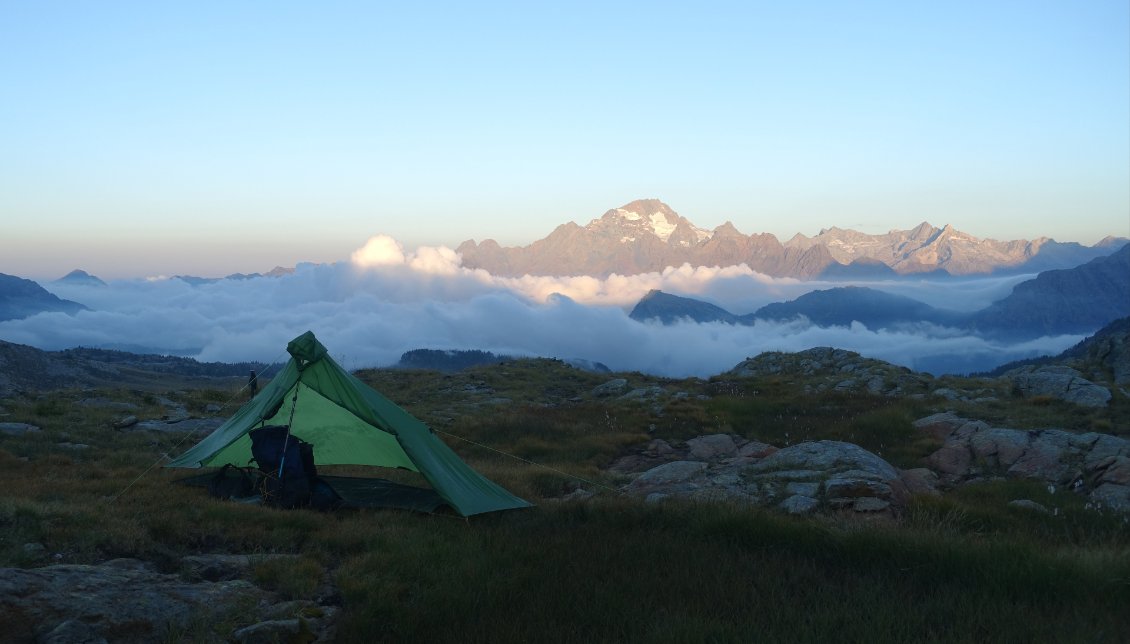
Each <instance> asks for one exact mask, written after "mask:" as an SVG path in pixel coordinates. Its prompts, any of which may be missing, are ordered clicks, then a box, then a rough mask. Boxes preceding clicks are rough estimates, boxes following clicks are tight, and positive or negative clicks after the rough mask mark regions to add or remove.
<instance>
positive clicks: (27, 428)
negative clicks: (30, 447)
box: [0, 423, 39, 436]
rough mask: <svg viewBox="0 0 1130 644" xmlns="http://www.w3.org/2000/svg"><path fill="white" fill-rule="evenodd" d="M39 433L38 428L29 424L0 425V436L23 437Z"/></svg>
mask: <svg viewBox="0 0 1130 644" xmlns="http://www.w3.org/2000/svg"><path fill="white" fill-rule="evenodd" d="M38 431H39V428H38V427H36V426H35V425H30V424H28V423H0V434H7V435H8V436H23V435H24V434H34V433H36V432H38Z"/></svg>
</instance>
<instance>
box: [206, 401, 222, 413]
mask: <svg viewBox="0 0 1130 644" xmlns="http://www.w3.org/2000/svg"><path fill="white" fill-rule="evenodd" d="M222 410H223V407H221V406H219V405H217V404H216V403H208V404H207V405H206V406H205V407H204V411H205V412H207V413H209V414H218V413H220V412H221V411H222Z"/></svg>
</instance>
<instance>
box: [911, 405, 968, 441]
mask: <svg viewBox="0 0 1130 644" xmlns="http://www.w3.org/2000/svg"><path fill="white" fill-rule="evenodd" d="M965 422H966V421H965V419H963V418H959V417H958V416H957V415H956V414H954V413H952V412H945V413H942V414H934V415H933V416H927V417H925V418H921V419H919V420H916V421H914V427H915V429H917V430H918V431H920V432H922V433H924V434H928V435H929V436H931V437H933V438H936V439H938V440H940V441H944V440H945V439H947V438H949V436H950V434H952V433H953V432H954V431H956V430H957V428H958V427H961V426H962V425H964V424H965Z"/></svg>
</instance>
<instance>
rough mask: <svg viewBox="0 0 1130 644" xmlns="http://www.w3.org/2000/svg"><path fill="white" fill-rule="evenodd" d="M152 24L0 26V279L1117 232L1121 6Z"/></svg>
mask: <svg viewBox="0 0 1130 644" xmlns="http://www.w3.org/2000/svg"><path fill="white" fill-rule="evenodd" d="M169 4H170V3H122V2H106V3H87V2H72V3H66V2H34V3H24V2H11V1H9V2H0V221H2V224H0V272H5V273H10V274H17V275H22V276H28V277H39V278H54V277H58V276H60V275H62V274H63V273H65V272H67V271H68V270H70V269H72V268H84V269H86V270H89V271H91V272H94V273H96V274H99V275H101V276H103V277H106V278H113V277H125V276H136V275H152V274H158V273H164V274H173V273H195V274H204V275H222V274H226V273H230V272H234V271H244V272H250V271H256V270H258V271H263V270H267V269H270V268H271V267H272V266H274V265H275V264H283V265H293V264H294V263H295V262H298V261H317V262H325V261H336V260H342V259H345V258H347V257H348V256H349V253H350V252H351V251H352V250H353V249H355V248H358V247H359V246H361V245H362V244H364V242H365V240H366V239H368V238H369V237H370V236H372V235H375V234H377V233H387V234H389V235H392V236H393V237H396V238H397V239H399V240H401V241H402V242H403V243H404V244H405V245H407V246H409V247H412V246H415V245H417V244H428V245H438V244H445V245H449V246H454V245H456V244H458V243H459V242H460V241H462V240H464V239H467V238H471V237H474V238H476V239H480V240H481V239H483V238H487V237H492V238H495V239H497V240H498V241H499V242H501V243H503V244H506V245H512V244H525V243H529V242H530V241H533V240H534V239H537V238H540V237H543V236H545V235H546V234H547V233H549V232H550V231H551V230H552V229H553V227H555V226H556V225H558V224H560V223H563V222H565V221H570V220H574V221H578V222H579V223H585V222H587V221H588V220H589V219H591V218H594V217H597V216H599V215H600V214H602V213H603V212H604V210H606V209H608V208H612V207H615V206H618V205H621V204H623V203H625V202H627V201H630V200H632V199H636V198H642V197H655V198H660V199H663V200H664V201H666V202H667V203H668V204H670V205H671V206H672V207H673V208H675V209H676V210H677V211H679V212H680V213H681V214H683V215H685V216H687V217H689V218H690V219H691V220H692V221H694V222H695V223H696V224H698V225H699V226H703V227H707V228H712V227H714V226H717V225H719V224H721V223H722V222H724V221H726V220H731V221H733V222H734V224H735V225H736V226H737V227H738V229H739V230H741V231H743V232H745V233H754V232H770V233H773V234H775V235H777V236H778V237H780V238H782V240H784V239H787V238H788V237H790V236H792V234H794V233H796V232H802V233H805V234H809V235H812V234H815V233H816V232H818V230H819V229H820V228H823V227H829V226H840V227H844V228H855V229H857V230H862V231H864V232H873V233H874V232H885V231H887V230H889V229H893V228H902V229H906V228H911V227H913V226H914V225H916V224H917V223H919V222H921V221H923V220H927V221H930V222H931V223H933V224H934V225H938V226H941V225H943V224H946V223H950V224H953V225H954V226H955V227H957V228H958V229H960V230H962V231H965V232H968V233H970V234H973V235H975V236H978V237H991V238H996V239H1017V238H1033V237H1037V236H1051V237H1054V238H1056V239H1058V240H1060V241H1080V242H1084V243H1093V242H1095V241H1097V240H1098V239H1100V238H1101V237H1103V236H1105V235H1123V236H1130V9H1128V3H1126V2H1125V1H1124V0H1120V1H1088V2H989V3H984V2H968V3H967V2H948V3H905V2H853V3H819V2H812V3H750V2H744V3H713V2H701V3H673V4H667V3H638V4H636V3H618V4H617V5H616V6H614V7H610V6H606V4H608V3H560V4H554V5H553V6H549V3H544V4H546V5H547V6H539V5H540V4H543V3H476V4H471V3H451V4H447V3H412V4H411V6H408V5H407V4H405V5H393V4H392V3H370V2H359V3H340V2H327V3H286V2H271V3H250V2H249V3H207V2H193V3H182V4H181V5H180V6H167V5H169Z"/></svg>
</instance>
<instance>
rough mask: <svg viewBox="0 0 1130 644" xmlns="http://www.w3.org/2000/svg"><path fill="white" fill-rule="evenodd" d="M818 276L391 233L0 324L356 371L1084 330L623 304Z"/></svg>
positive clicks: (986, 357)
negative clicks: (751, 315) (616, 261)
mask: <svg viewBox="0 0 1130 644" xmlns="http://www.w3.org/2000/svg"><path fill="white" fill-rule="evenodd" d="M1021 279H1023V278H1018V277H1011V278H992V279H981V280H962V281H945V282H906V281H898V282H889V283H873V284H869V285H870V286H874V287H876V288H881V289H883V290H887V291H890V292H896V293H899V294H902V295H907V296H910V297H915V298H917V299H920V300H923V301H926V302H928V303H931V304H934V305H936V306H944V307H947V308H954V309H961V310H974V309H977V308H981V307H983V306H985V305H987V304H988V303H989V302H991V301H992V300H994V299H998V298H1000V297H1003V296H1004V295H1006V294H1007V293H1008V291H1009V290H1010V289H1011V287H1012V285H1013V284H1015V283H1016V282H1017V281H1020V280H1021ZM842 285H843V284H842V283H840V284H820V283H813V282H800V281H798V280H791V279H773V278H770V277H767V276H765V275H761V274H759V273H755V272H753V271H752V270H750V269H749V268H748V267H745V266H738V267H728V268H703V267H699V268H691V267H689V266H683V267H680V268H669V269H667V270H665V271H663V272H662V273H648V274H643V275H633V276H619V275H612V276H610V277H608V278H604V279H599V278H593V277H584V276H581V277H540V276H525V277H521V278H508V277H497V276H493V275H491V274H489V273H487V272H485V271H482V270H471V269H467V268H464V267H463V266H461V265H460V258H459V256H458V254H457V253H455V252H454V251H453V250H451V249H449V248H445V247H421V248H418V249H416V250H415V251H414V252H406V251H405V250H404V248H403V247H402V246H401V244H399V243H398V242H397V241H396V240H394V239H392V238H391V237H387V236H383V235H382V236H377V237H374V238H372V239H370V240H369V241H368V242H367V243H366V244H365V245H364V246H363V247H361V248H359V249H358V250H357V251H355V252H354V253H353V254H352V256H351V259H350V260H349V261H345V262H339V263H336V264H321V265H312V264H307V265H299V266H298V267H297V269H296V271H295V272H294V274H292V275H287V276H283V277H279V278H260V279H253V280H221V281H218V282H215V283H211V284H205V285H201V286H190V285H189V284H187V283H185V282H183V281H181V280H178V279H150V280H122V281H114V282H111V283H110V285H109V286H108V287H91V286H83V285H63V284H51V285H49V287H50V289H51V290H52V291H53V292H55V293H56V294H57V295H59V296H60V297H63V298H66V299H72V300H75V301H78V302H82V303H83V304H85V305H87V306H88V307H90V308H91V309H93V310H91V311H83V312H80V313H79V314H77V315H75V316H73V317H72V316H67V315H64V314H57V313H47V314H40V315H36V316H34V317H31V318H27V319H24V320H13V321H8V322H2V323H0V338H3V339H5V340H7V341H9V342H18V343H22V344H29V345H32V346H36V347H39V348H43V349H62V348H68V347H73V346H98V347H112V348H123V349H127V350H135V351H153V352H167V353H175V354H178V355H189V356H192V357H196V358H198V359H200V360H204V361H224V362H234V361H243V360H257V361H264V362H272V361H276V360H285V359H286V354H285V351H284V348H285V346H286V343H287V342H288V341H289V340H290V339H292V338H293V337H294V336H296V335H298V334H299V333H302V332H303V331H306V330H312V331H314V333H315V334H317V335H318V337H319V338H320V339H321V340H322V341H323V343H324V344H325V345H326V346H327V347H328V348H329V349H330V351H331V354H332V355H333V356H334V358H335V359H337V360H338V361H339V362H341V363H342V364H343V365H344V366H345V367H347V368H350V369H355V368H360V367H369V366H384V365H389V364H393V363H395V362H396V361H397V360H398V359H399V357H400V355H401V354H402V353H403V352H404V351H407V350H410V349H416V348H439V349H483V350H487V351H493V352H496V353H504V354H516V355H537V356H548V357H558V358H582V359H586V360H592V361H599V362H603V363H604V364H606V365H608V366H609V367H611V368H612V369H614V370H638V371H644V372H649V373H655V374H660V375H665V376H673V377H682V376H709V375H713V374H717V373H720V372H722V371H725V370H727V369H730V368H731V367H733V366H734V365H735V364H737V363H738V362H740V361H741V360H743V359H744V358H746V357H748V356H752V355H756V354H758V353H761V352H763V351H772V350H783V351H798V350H803V349H807V348H810V347H814V346H836V347H841V348H845V349H849V350H853V351H858V352H859V353H861V354H863V355H865V356H869V357H875V358H879V359H882V360H887V361H890V362H893V363H896V364H901V365H905V366H908V367H911V368H914V369H918V370H926V371H932V372H935V373H938V372H945V371H951V372H965V371H969V370H981V369H988V368H991V367H993V366H995V365H997V364H1000V363H1003V362H1007V361H1009V360H1015V359H1019V358H1026V357H1032V356H1034V355H1040V354H1046V353H1057V352H1059V351H1062V350H1063V349H1065V348H1067V347H1069V346H1071V345H1072V344H1074V343H1075V342H1078V341H1079V340H1080V339H1081V338H1080V337H1079V336H1060V337H1054V338H1042V339H1039V340H1034V341H1031V342H1027V343H1023V344H1007V345H1006V344H999V343H995V342H990V341H987V340H984V339H981V338H977V337H973V336H969V335H966V334H962V333H957V332H955V331H953V330H950V329H941V328H937V327H931V326H928V325H922V326H918V327H913V328H907V329H903V330H900V331H873V330H870V329H867V328H865V327H863V326H862V325H859V324H855V325H853V326H852V327H848V328H844V327H839V328H820V327H815V326H812V325H810V324H807V323H806V322H803V321H798V322H792V323H758V324H756V325H754V326H748V327H746V326H730V325H726V324H693V323H684V324H676V325H672V326H661V325H657V324H641V323H638V322H636V321H634V320H632V319H630V318H629V317H628V315H627V312H628V311H630V309H631V307H632V306H633V305H634V304H635V303H636V302H637V301H638V300H639V299H640V298H641V297H643V295H645V294H646V293H647V291H649V290H651V289H662V290H664V291H667V292H671V293H678V294H683V295H688V296H693V297H697V298H700V299H704V300H708V301H711V302H714V303H716V304H719V305H720V306H723V307H725V308H727V309H729V310H731V311H733V312H735V313H748V312H751V311H753V310H755V309H757V308H759V307H760V306H763V305H764V304H767V303H769V302H775V301H783V300H788V299H793V298H795V297H797V296H799V295H802V294H803V293H805V292H808V291H811V290H813V289H816V288H830V287H832V286H842Z"/></svg>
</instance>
